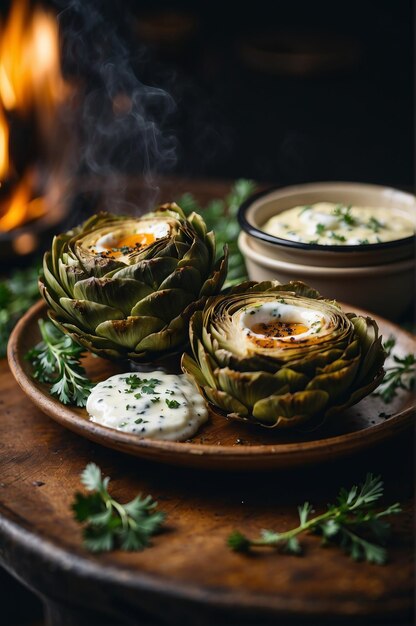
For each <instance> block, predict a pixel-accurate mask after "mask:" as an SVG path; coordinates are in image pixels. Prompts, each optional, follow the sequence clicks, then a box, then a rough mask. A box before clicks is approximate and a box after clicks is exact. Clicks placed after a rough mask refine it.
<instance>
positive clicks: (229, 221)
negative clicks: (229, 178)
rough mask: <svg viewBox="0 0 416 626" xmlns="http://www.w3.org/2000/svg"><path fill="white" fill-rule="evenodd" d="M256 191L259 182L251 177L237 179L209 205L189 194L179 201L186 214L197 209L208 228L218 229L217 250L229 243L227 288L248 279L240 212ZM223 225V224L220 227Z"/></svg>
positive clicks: (216, 232)
mask: <svg viewBox="0 0 416 626" xmlns="http://www.w3.org/2000/svg"><path fill="white" fill-rule="evenodd" d="M254 191H255V183H254V182H253V181H251V180H245V179H240V180H237V181H236V182H235V184H234V185H233V187H232V188H231V191H230V193H229V194H228V195H227V196H226V197H225V198H224V199H218V200H212V201H211V202H209V203H208V204H207V205H206V206H205V207H201V206H200V204H199V203H198V202H197V200H196V199H195V197H194V196H193V195H192V194H190V193H186V194H184V195H183V196H182V197H181V198H179V200H178V204H179V206H181V207H182V209H183V210H184V212H185V213H186V215H189V214H190V213H191V212H192V211H196V212H197V213H200V214H201V215H203V217H204V220H205V223H206V225H207V228H208V230H214V231H215V239H216V243H217V250H218V252H219V253H221V252H222V249H223V247H224V245H225V244H227V245H228V251H229V258H228V275H227V281H226V283H225V285H224V287H231V286H232V285H236V284H238V283H240V282H242V281H243V280H247V272H246V267H245V263H244V259H243V257H242V255H241V253H240V251H239V249H238V245H237V239H238V235H239V232H240V226H239V224H238V221H237V213H238V209H239V207H240V205H241V204H242V203H243V202H244V201H245V200H246V199H247V198H248V197H249V196H250V195H251V194H252V193H254ZM219 224H221V227H220V228H219V227H218V226H219Z"/></svg>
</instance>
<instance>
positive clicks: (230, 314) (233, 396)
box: [182, 282, 386, 428]
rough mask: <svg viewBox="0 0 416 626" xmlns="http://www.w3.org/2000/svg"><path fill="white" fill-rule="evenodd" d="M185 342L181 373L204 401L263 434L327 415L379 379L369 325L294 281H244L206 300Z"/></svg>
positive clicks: (377, 343)
mask: <svg viewBox="0 0 416 626" xmlns="http://www.w3.org/2000/svg"><path fill="white" fill-rule="evenodd" d="M190 339H191V347H192V352H193V358H192V357H191V356H189V355H188V354H186V355H184V356H183V358H182V368H183V370H184V372H186V373H187V374H188V375H190V376H191V377H192V378H193V379H194V381H195V383H196V384H197V385H198V387H199V389H200V391H201V393H202V394H203V395H204V396H205V398H206V399H207V400H208V402H210V403H211V404H212V405H214V407H216V408H217V409H220V411H221V412H224V413H225V414H226V415H227V416H228V417H231V418H239V419H244V420H248V421H250V422H254V423H257V424H261V425H262V426H267V427H270V428H282V427H284V428H286V427H291V426H295V425H298V424H300V423H302V422H305V421H307V420H309V419H310V418H313V417H315V416H319V419H321V418H324V417H327V416H331V415H332V414H335V413H337V412H339V411H341V410H342V409H345V408H346V407H349V406H351V405H353V404H355V403H356V402H358V401H359V400H361V399H362V398H363V397H364V396H366V395H367V394H369V393H370V392H371V391H372V390H373V389H375V388H376V387H377V385H378V384H379V383H380V382H381V380H382V378H383V375H384V371H383V363H384V360H385V357H386V354H385V352H384V350H383V347H382V344H381V337H380V336H379V334H378V327H377V324H376V322H375V321H374V320H372V319H370V318H368V317H360V316H358V315H355V314H354V313H344V312H343V311H342V309H341V308H340V307H339V305H337V303H336V302H334V301H328V300H324V299H323V298H321V297H320V295H319V293H318V292H317V291H315V290H314V289H311V288H309V287H308V286H307V285H305V284H303V283H300V282H291V283H289V284H287V285H281V284H279V283H278V282H262V283H252V282H248V283H244V284H242V285H240V286H238V287H236V288H234V289H233V290H232V291H231V292H230V293H229V294H227V295H220V296H217V297H213V298H210V299H209V300H208V301H207V303H206V305H205V308H204V310H203V311H197V312H196V313H194V315H193V316H192V319H191V323H190ZM317 419H318V418H317Z"/></svg>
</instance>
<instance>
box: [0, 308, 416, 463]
mask: <svg viewBox="0 0 416 626" xmlns="http://www.w3.org/2000/svg"><path fill="white" fill-rule="evenodd" d="M346 308H347V307H346ZM354 310H355V311H356V312H357V313H361V314H365V312H363V311H360V310H357V309H356V308H354ZM45 315H46V307H45V305H44V304H43V303H42V302H39V303H38V304H36V305H35V306H33V307H32V308H31V309H30V310H29V311H28V312H27V313H26V315H25V316H24V317H23V318H22V319H21V320H20V322H19V323H18V324H17V326H16V328H15V329H14V331H13V334H12V336H11V338H10V342H9V348H8V358H9V364H10V368H11V371H12V373H13V375H14V377H15V378H16V380H17V382H18V383H19V385H20V386H21V388H22V389H23V391H24V393H25V394H26V395H27V396H28V397H29V398H30V400H31V401H32V402H33V403H34V404H35V405H36V406H38V407H39V408H40V409H41V410H42V411H43V412H44V413H46V414H47V415H49V416H50V417H52V419H54V420H55V421H56V422H58V423H59V424H61V425H62V426H65V427H66V428H69V429H70V430H72V431H74V432H76V433H78V434H79V435H82V436H83V437H86V438H87V439H91V440H92V441H95V442H97V443H100V444H102V445H104V446H107V447H108V448H114V449H115V450H121V451H122V452H126V453H128V454H133V455H135V456H138V457H141V458H144V459H151V460H154V461H157V462H161V463H170V464H173V465H182V466H187V467H200V468H207V469H220V468H224V469H230V470H231V469H232V470H238V469H268V468H270V469H271V468H286V467H296V466H298V467H299V466H303V465H311V464H316V463H320V462H322V461H326V460H329V459H334V458H337V457H342V456H347V455H350V454H353V453H354V452H357V451H359V450H363V449H365V448H369V447H370V446H373V445H375V444H377V443H379V442H381V441H384V440H386V439H389V438H390V437H393V436H394V435H395V434H397V433H398V432H400V431H402V430H404V429H405V428H407V427H409V426H410V424H411V423H412V420H413V417H414V412H415V398H414V395H413V394H411V393H406V392H403V393H402V394H401V395H400V396H399V397H398V398H396V399H395V401H394V402H392V403H391V404H388V405H386V404H384V403H383V402H382V401H381V400H380V399H379V398H378V397H376V396H370V397H368V398H365V399H364V400H362V401H361V402H360V403H359V404H357V405H356V406H355V407H352V408H351V409H349V410H348V411H346V412H345V413H344V414H342V415H339V416H337V418H336V419H333V420H332V421H328V422H327V423H326V424H325V425H324V426H323V427H321V428H320V429H319V430H315V431H314V432H311V433H300V432H291V433H282V432H281V431H272V430H266V429H263V428H261V427H255V426H251V425H246V424H244V423H240V422H235V421H229V420H227V419H224V418H223V417H220V416H219V415H211V419H210V420H209V422H207V424H205V425H204V426H203V427H202V428H201V430H200V431H199V432H198V434H197V435H196V436H195V437H194V438H193V439H192V440H190V441H189V442H185V443H176V442H171V441H155V440H152V439H139V438H138V437H136V436H135V435H131V434H128V433H122V432H118V431H116V430H112V429H110V428H106V427H104V426H100V425H98V424H94V423H92V422H90V421H89V419H88V415H87V412H86V411H85V410H84V409H76V408H73V407H67V406H64V405H63V404H61V403H60V402H58V400H56V399H54V398H53V397H51V396H50V395H49V391H48V387H47V386H46V385H43V384H41V383H38V382H37V381H35V380H34V379H33V378H32V376H31V366H30V364H29V363H28V362H27V361H26V360H25V359H24V355H25V354H26V352H27V351H28V350H29V349H30V348H31V347H32V346H33V345H34V344H35V343H36V342H37V341H39V337H40V335H39V330H38V324H37V321H38V319H39V318H41V317H45ZM373 317H374V316H373ZM375 319H376V320H377V322H378V324H379V326H380V329H381V332H382V334H383V336H384V337H385V338H387V337H389V336H390V335H393V336H394V337H395V339H396V348H395V350H396V351H397V353H401V354H404V353H408V352H415V351H416V337H414V336H413V335H410V334H409V333H406V332H404V331H403V330H402V329H401V328H399V327H398V326H396V325H394V324H392V323H391V322H388V321H386V320H384V319H382V318H377V317H376V318H375ZM85 366H86V368H87V371H88V374H89V375H90V377H91V378H92V379H93V380H96V381H98V380H103V379H104V378H106V377H108V376H111V375H112V374H115V373H118V372H119V371H120V370H117V368H116V367H115V366H114V364H111V363H109V362H107V361H104V360H102V359H99V358H93V357H91V356H90V357H87V358H86V359H85Z"/></svg>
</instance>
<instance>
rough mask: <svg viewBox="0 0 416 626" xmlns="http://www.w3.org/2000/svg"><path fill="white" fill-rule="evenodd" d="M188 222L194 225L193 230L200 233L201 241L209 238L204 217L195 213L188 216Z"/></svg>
mask: <svg viewBox="0 0 416 626" xmlns="http://www.w3.org/2000/svg"><path fill="white" fill-rule="evenodd" d="M188 222H189V223H190V224H191V225H192V227H193V229H194V230H195V231H196V232H197V233H198V236H199V237H200V238H201V239H205V238H206V236H207V227H206V224H205V222H204V220H203V219H202V217H201V216H200V215H199V214H198V213H195V212H194V211H193V212H192V213H191V214H190V215H189V216H188Z"/></svg>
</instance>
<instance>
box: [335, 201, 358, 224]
mask: <svg viewBox="0 0 416 626" xmlns="http://www.w3.org/2000/svg"><path fill="white" fill-rule="evenodd" d="M351 208H352V207H351V205H349V206H345V205H343V204H338V205H337V206H336V207H335V208H334V210H333V215H335V216H336V217H339V218H340V221H341V222H344V223H345V224H347V226H355V225H356V224H357V220H356V219H355V217H354V216H353V215H351Z"/></svg>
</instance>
